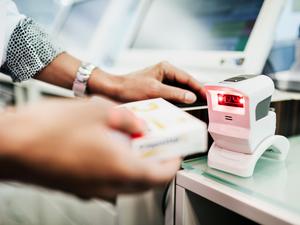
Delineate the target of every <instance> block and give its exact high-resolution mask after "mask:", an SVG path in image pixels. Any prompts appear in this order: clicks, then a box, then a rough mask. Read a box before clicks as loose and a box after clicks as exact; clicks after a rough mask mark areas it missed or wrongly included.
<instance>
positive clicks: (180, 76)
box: [160, 62, 205, 97]
mask: <svg viewBox="0 0 300 225" xmlns="http://www.w3.org/2000/svg"><path fill="white" fill-rule="evenodd" d="M160 68H161V69H162V70H163V76H164V78H167V79H168V80H170V81H176V82H178V83H181V84H185V85H188V86H189V87H191V88H192V89H193V90H194V91H195V92H197V93H199V94H200V95H201V96H203V97H205V90H204V88H203V86H202V85H201V84H200V83H199V82H198V81H197V80H196V79H195V78H193V77H192V76H191V75H190V74H188V73H187V72H185V71H183V70H181V69H179V68H177V67H175V66H173V65H171V64H170V63H168V62H162V63H161V64H160Z"/></svg>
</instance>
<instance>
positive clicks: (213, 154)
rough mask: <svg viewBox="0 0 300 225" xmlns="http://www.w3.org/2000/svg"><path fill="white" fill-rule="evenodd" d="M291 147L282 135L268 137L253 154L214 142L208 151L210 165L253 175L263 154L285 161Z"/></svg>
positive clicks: (240, 173)
mask: <svg viewBox="0 0 300 225" xmlns="http://www.w3.org/2000/svg"><path fill="white" fill-rule="evenodd" d="M289 147H290V143H289V141H288V139H287V138H286V137H284V136H281V135H273V136H270V137H267V138H266V139H265V140H263V141H262V142H261V143H260V144H259V146H258V147H257V148H256V149H255V151H254V152H253V153H252V154H245V153H240V152H234V151H230V150H226V149H223V148H221V147H219V146H217V145H216V144H215V143H213V144H212V146H211V147H210V150H209V153H208V166H209V167H211V168H214V169H218V170H221V171H224V172H227V173H231V174H234V175H237V176H240V177H251V176H252V175H253V172H254V168H255V165H256V163H257V161H258V160H259V158H260V157H261V156H262V155H263V156H264V157H268V158H272V159H275V160H279V161H283V160H285V158H286V156H287V153H288V151H289Z"/></svg>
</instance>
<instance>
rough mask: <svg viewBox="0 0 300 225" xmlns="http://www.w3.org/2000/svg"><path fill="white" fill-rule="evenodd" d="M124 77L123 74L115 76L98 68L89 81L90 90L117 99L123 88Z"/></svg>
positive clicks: (90, 92) (91, 92) (92, 92)
mask: <svg viewBox="0 0 300 225" xmlns="http://www.w3.org/2000/svg"><path fill="white" fill-rule="evenodd" d="M122 79H123V77H121V76H115V75H112V74H110V73H107V72H104V71H103V70H101V69H99V68H96V69H94V71H93V72H92V74H91V76H90V78H89V80H88V82H87V88H88V92H89V94H96V95H105V96H107V97H110V98H113V99H116V98H118V96H119V93H120V92H121V89H122V85H121V83H122Z"/></svg>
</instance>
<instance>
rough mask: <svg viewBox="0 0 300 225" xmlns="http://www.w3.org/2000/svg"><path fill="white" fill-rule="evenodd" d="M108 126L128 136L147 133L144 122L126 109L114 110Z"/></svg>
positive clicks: (110, 112) (110, 114) (111, 112)
mask: <svg viewBox="0 0 300 225" xmlns="http://www.w3.org/2000/svg"><path fill="white" fill-rule="evenodd" d="M107 125H108V126H109V127H111V128H113V129H116V130H119V131H122V132H125V133H128V134H142V133H144V131H145V125H144V123H143V121H142V120H141V119H139V118H138V117H136V116H135V115H134V114H133V113H132V112H130V111H129V110H127V109H124V108H112V109H111V110H110V111H109V113H108V118H107Z"/></svg>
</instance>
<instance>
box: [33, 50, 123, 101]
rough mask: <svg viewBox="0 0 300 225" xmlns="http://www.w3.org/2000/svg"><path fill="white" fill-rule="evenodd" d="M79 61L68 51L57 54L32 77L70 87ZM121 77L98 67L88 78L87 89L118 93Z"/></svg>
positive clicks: (110, 93)
mask: <svg viewBox="0 0 300 225" xmlns="http://www.w3.org/2000/svg"><path fill="white" fill-rule="evenodd" d="M80 63H81V61H80V60H79V59H77V58H75V57H73V56H71V55H70V54H68V53H62V54H60V55H58V56H57V57H56V58H55V59H54V60H53V61H52V62H51V63H50V64H49V65H47V66H46V67H45V68H44V69H43V70H42V71H41V72H40V73H39V74H37V75H36V76H35V77H34V78H35V79H38V80H41V81H44V82H47V83H50V84H54V85H57V86H61V87H64V88H67V89H71V88H72V85H73V82H74V80H75V77H76V73H77V70H78V68H79V66H80ZM120 79H121V78H119V77H116V76H113V75H111V74H109V73H107V72H104V71H102V70H101V69H99V68H96V69H94V71H93V72H92V74H91V77H90V79H89V80H88V85H87V88H88V91H89V92H90V93H93V94H102V95H106V96H108V97H113V96H114V95H116V94H117V93H118V90H119V88H120V87H119V86H120V85H119V83H120V82H119V80H120Z"/></svg>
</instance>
